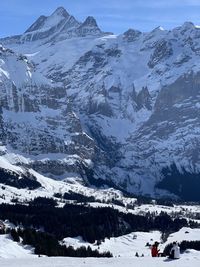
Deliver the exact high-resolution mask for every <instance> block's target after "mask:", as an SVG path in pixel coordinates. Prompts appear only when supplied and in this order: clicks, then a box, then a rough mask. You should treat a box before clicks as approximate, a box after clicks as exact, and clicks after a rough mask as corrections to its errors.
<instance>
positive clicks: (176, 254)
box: [169, 242, 180, 259]
mask: <svg viewBox="0 0 200 267" xmlns="http://www.w3.org/2000/svg"><path fill="white" fill-rule="evenodd" d="M169 258H170V259H179V258H180V247H179V245H178V244H177V242H173V247H172V249H171V251H170V255H169Z"/></svg>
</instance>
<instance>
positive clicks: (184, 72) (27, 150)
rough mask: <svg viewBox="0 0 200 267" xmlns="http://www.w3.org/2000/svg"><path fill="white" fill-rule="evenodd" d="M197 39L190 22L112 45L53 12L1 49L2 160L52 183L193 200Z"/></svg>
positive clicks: (197, 184)
mask: <svg viewBox="0 0 200 267" xmlns="http://www.w3.org/2000/svg"><path fill="white" fill-rule="evenodd" d="M199 37H200V28H199V27H196V26H195V25H193V24H192V23H190V22H186V23H184V24H183V25H182V26H180V27H177V28H175V29H172V30H171V31H166V30H163V29H162V28H161V27H158V28H156V29H154V30H152V31H151V32H148V33H142V32H140V31H137V30H134V29H129V30H128V31H126V32H125V33H124V34H121V35H118V36H116V35H113V34H108V33H103V32H102V31H101V30H100V29H99V27H98V25H97V23H96V21H95V19H94V18H93V17H88V18H87V19H86V20H85V22H83V23H81V22H78V21H77V20H76V19H75V18H74V17H73V16H71V15H70V14H68V12H67V11H66V10H65V9H63V8H58V9H57V10H56V11H55V12H54V13H53V14H52V15H50V16H49V17H45V16H42V17H40V18H39V19H38V20H37V21H36V22H35V23H34V24H33V25H32V26H31V27H30V28H29V29H28V30H27V31H26V32H25V33H24V34H22V35H20V36H14V37H8V38H4V39H1V40H0V42H2V43H3V45H4V46H5V47H9V49H11V50H7V49H6V48H3V47H2V48H1V50H2V51H1V55H0V58H1V66H0V68H1V70H0V73H1V84H0V86H1V88H2V89H1V93H0V97H1V99H2V111H1V116H0V124H1V125H2V127H1V129H3V131H2V134H1V135H2V145H4V147H3V148H2V151H4V152H3V154H4V157H5V156H6V158H7V160H8V161H9V162H10V163H11V164H14V165H21V166H23V167H26V168H33V169H34V170H35V171H37V172H39V173H41V174H42V175H44V176H47V177H52V178H54V179H65V178H67V177H69V176H70V177H79V178H81V179H83V181H84V182H85V183H86V184H88V185H89V184H96V185H97V184H98V185H99V184H101V185H102V181H104V182H105V183H106V184H107V185H109V186H115V187H117V188H119V189H123V190H125V191H128V192H131V193H136V194H146V195H152V196H156V197H160V196H174V195H176V196H180V197H181V198H183V199H185V200H199V189H200V174H199V173H200V164H199V153H200V151H199V147H200V146H199V138H198V136H199V129H200V128H199V127H200V121H199V118H200V116H199V115H200V113H199V107H200V86H199V77H200V76H199V75H200V74H199V73H200V68H199V66H200V65H199V63H200V54H199V49H200V39H199ZM5 51H7V52H5ZM12 51H15V52H12ZM9 53H11V54H12V55H11V54H9ZM20 53H22V54H24V55H26V56H20V58H21V59H20V60H18V57H19V56H18V55H19V54H20ZM19 77H20V78H19ZM97 180H98V181H97ZM100 181H101V183H100ZM191 192H192V193H191Z"/></svg>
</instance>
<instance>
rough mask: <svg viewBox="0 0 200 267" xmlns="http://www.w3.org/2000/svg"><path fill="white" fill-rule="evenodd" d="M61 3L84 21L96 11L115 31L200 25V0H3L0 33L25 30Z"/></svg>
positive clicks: (99, 19) (106, 27)
mask: <svg viewBox="0 0 200 267" xmlns="http://www.w3.org/2000/svg"><path fill="white" fill-rule="evenodd" d="M58 6H63V7H65V8H66V10H67V11H68V12H69V13H71V14H73V15H74V16H75V17H76V18H77V19H78V20H80V21H82V20H84V19H85V17H87V16H88V15H92V16H94V17H95V18H96V20H97V22H98V24H99V26H100V27H101V28H102V29H103V30H104V31H112V32H114V33H122V32H124V31H126V30H127V29H129V28H135V29H139V30H141V31H150V30H152V29H153V28H155V27H157V26H162V27H163V28H165V29H170V28H173V27H176V26H178V25H181V24H182V23H183V22H184V21H192V22H194V23H195V24H197V25H200V0H0V25H1V27H0V37H3V36H9V35H14V34H20V33H22V32H24V31H25V30H26V29H27V28H28V27H29V26H30V25H31V24H32V23H33V22H34V21H35V20H36V19H37V18H38V17H39V16H40V15H49V14H51V13H52V12H53V11H54V10H55V9H56V8H57V7H58Z"/></svg>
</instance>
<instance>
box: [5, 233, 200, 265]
mask: <svg viewBox="0 0 200 267" xmlns="http://www.w3.org/2000/svg"><path fill="white" fill-rule="evenodd" d="M185 230H187V231H190V232H191V234H190V233H188V234H187V235H189V236H190V237H191V238H195V236H194V234H195V232H196V231H197V230H195V229H193V230H192V229H188V228H187V229H183V230H182V232H185ZM196 233H197V232H196ZM177 235H179V237H181V236H182V238H185V236H184V234H181V235H180V233H174V236H176V238H177ZM160 236H161V235H160V233H159V232H151V233H143V232H137V233H132V234H129V235H126V236H122V237H118V238H111V239H110V240H106V241H105V242H104V243H102V245H100V248H99V249H100V251H101V250H103V249H104V250H105V249H108V250H111V251H112V252H113V255H114V257H113V258H109V259H106V258H98V259H97V258H96V259H94V258H84V259H83V258H82V259H81V258H67V257H66V258H59V257H57V258H53V257H51V258H48V257H41V258H38V257H36V256H35V255H33V254H31V252H30V251H29V250H26V249H24V248H23V247H22V246H20V245H19V244H18V243H15V242H13V241H12V240H9V239H8V237H7V236H0V237H1V241H2V240H3V242H2V243H1V244H0V255H1V259H0V264H1V265H2V266H5V267H6V266H11V267H12V266H15V267H19V266H20V267H25V266H27V265H29V266H33V267H36V266H37V267H40V266H41V267H45V266H52V265H53V266H55V267H62V266H66V265H68V266H72V267H73V266H87V267H90V266H94V265H95V266H97V267H98V266H99V267H104V266H105V267H106V266H122V265H123V266H125V267H129V266H138V267H154V266H157V267H165V266H171V267H179V266H181V267H189V266H193V267H197V266H199V260H200V252H198V251H195V250H187V251H185V253H183V254H181V258H180V259H178V260H169V259H167V258H152V257H151V256H150V249H149V248H148V247H146V246H145V245H146V243H147V242H149V243H150V244H151V243H152V242H154V241H155V240H157V241H158V240H160ZM196 239H197V238H195V239H194V240H196ZM180 240H183V239H180ZM65 242H66V244H67V245H70V244H71V245H74V247H80V246H81V245H85V246H86V245H87V244H86V243H84V242H82V241H81V240H80V238H79V240H78V239H69V238H68V239H66V240H65ZM1 245H2V246H1ZM164 246H165V244H162V248H161V250H162V249H163V248H164ZM92 247H93V248H94V249H96V248H97V246H96V245H94V246H92ZM136 252H138V253H139V256H141V255H142V254H144V257H135V253H136ZM13 257H15V260H14V261H13Z"/></svg>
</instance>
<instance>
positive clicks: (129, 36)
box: [123, 29, 142, 42]
mask: <svg viewBox="0 0 200 267" xmlns="http://www.w3.org/2000/svg"><path fill="white" fill-rule="evenodd" d="M141 34H142V32H140V31H138V30H134V29H128V31H126V32H124V34H123V39H125V40H127V41H128V42H131V41H135V40H136V39H137V38H138V37H139V36H140V35H141Z"/></svg>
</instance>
